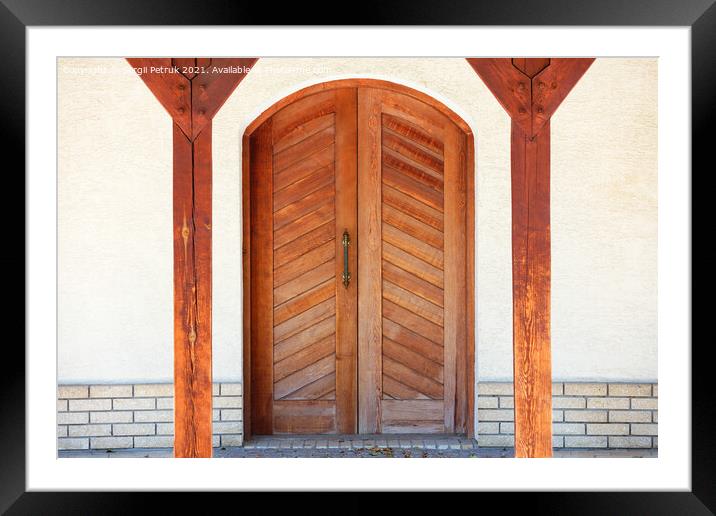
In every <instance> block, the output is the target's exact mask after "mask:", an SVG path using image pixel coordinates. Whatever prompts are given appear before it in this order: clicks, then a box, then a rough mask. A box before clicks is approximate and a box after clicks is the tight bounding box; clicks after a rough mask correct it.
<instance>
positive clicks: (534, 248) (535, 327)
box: [468, 58, 594, 457]
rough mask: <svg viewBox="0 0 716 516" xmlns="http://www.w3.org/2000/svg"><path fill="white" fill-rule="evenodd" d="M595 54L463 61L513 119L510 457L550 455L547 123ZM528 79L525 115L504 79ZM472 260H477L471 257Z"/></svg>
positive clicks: (516, 93)
mask: <svg viewBox="0 0 716 516" xmlns="http://www.w3.org/2000/svg"><path fill="white" fill-rule="evenodd" d="M593 61H594V59H570V58H549V59H547V58H539V59H537V58H535V59H532V58H527V59H526V58H515V59H512V60H509V62H508V60H499V61H498V60H494V59H468V62H470V64H471V65H472V67H473V68H474V69H475V71H476V72H477V73H478V75H479V76H480V77H481V78H482V79H483V81H484V82H485V84H486V86H487V87H488V88H489V89H490V90H491V91H492V93H493V94H494V95H495V96H496V97H497V99H498V100H499V101H500V103H501V104H502V105H503V107H504V108H505V110H506V111H507V112H508V113H509V115H510V117H511V118H512V141H511V154H512V158H511V161H512V173H511V175H512V302H513V360H514V384H515V385H514V389H515V455H516V456H517V457H551V456H552V378H551V351H550V281H551V263H550V261H551V258H550V191H549V177H550V124H549V120H550V118H551V116H552V115H553V114H554V112H555V110H556V109H557V107H558V106H559V104H560V103H561V102H562V101H563V100H564V98H565V97H566V96H567V95H568V94H569V91H571V89H572V88H573V87H574V85H575V84H576V83H577V81H578V80H579V79H580V78H581V76H582V75H583V74H584V72H585V71H586V70H587V68H589V66H590V65H591V64H592V62H593ZM515 70H516V71H517V72H518V73H520V74H522V76H523V78H524V80H528V81H529V90H530V92H531V93H530V101H529V103H528V105H527V109H528V115H529V120H528V123H525V117H524V116H521V115H522V113H521V112H520V111H519V110H518V111H517V112H515V110H514V107H515V106H516V105H517V104H518V103H524V96H523V95H522V91H521V90H518V91H515V89H514V87H513V86H512V84H511V83H510V81H509V80H505V77H508V76H514V73H515ZM473 259H474V258H473Z"/></svg>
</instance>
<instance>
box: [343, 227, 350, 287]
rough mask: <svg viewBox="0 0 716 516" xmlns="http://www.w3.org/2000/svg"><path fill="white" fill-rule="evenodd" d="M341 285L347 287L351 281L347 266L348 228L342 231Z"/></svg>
mask: <svg viewBox="0 0 716 516" xmlns="http://www.w3.org/2000/svg"><path fill="white" fill-rule="evenodd" d="M342 243H343V286H344V287H346V288H348V285H349V284H350V282H351V273H350V270H348V269H349V266H348V246H350V245H351V236H350V235H349V234H348V230H347V229H346V230H345V231H343V240H342Z"/></svg>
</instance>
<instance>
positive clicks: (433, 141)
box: [383, 113, 444, 156]
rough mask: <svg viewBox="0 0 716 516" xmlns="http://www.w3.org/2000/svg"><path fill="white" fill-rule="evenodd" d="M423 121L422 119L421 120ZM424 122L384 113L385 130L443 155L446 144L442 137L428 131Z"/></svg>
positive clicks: (438, 154)
mask: <svg viewBox="0 0 716 516" xmlns="http://www.w3.org/2000/svg"><path fill="white" fill-rule="evenodd" d="M421 122H422V121H421ZM424 125H425V124H424V123H420V124H416V123H414V122H411V121H409V120H407V119H404V118H399V117H397V116H393V115H390V114H388V113H383V130H386V129H388V130H389V131H391V132H393V133H396V134H399V135H401V136H404V137H405V138H407V139H409V140H411V141H413V142H415V143H417V144H419V145H420V146H422V147H424V148H425V149H427V150H429V151H431V152H433V153H434V154H436V155H437V156H442V154H443V149H444V145H443V142H442V140H441V139H440V138H435V136H434V135H433V134H430V132H428V131H426V130H425V128H424V127H422V126H424Z"/></svg>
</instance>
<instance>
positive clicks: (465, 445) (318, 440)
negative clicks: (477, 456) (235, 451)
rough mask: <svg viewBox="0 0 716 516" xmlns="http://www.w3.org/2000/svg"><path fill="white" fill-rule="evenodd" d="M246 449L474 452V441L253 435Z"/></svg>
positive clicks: (455, 436) (420, 436)
mask: <svg viewBox="0 0 716 516" xmlns="http://www.w3.org/2000/svg"><path fill="white" fill-rule="evenodd" d="M243 447H244V448H247V449H274V450H276V449H294V450H296V449H342V450H357V449H373V448H377V449H383V448H385V449H387V448H394V449H395V448H415V449H426V450H474V449H477V441H476V440H475V439H472V438H469V437H467V436H466V435H464V434H345V435H343V434H340V435H335V434H330V435H328V434H320V435H254V436H252V437H251V439H249V440H247V441H246V442H244V445H243Z"/></svg>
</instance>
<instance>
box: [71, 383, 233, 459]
mask: <svg viewBox="0 0 716 516" xmlns="http://www.w3.org/2000/svg"><path fill="white" fill-rule="evenodd" d="M213 388H214V398H213V405H214V409H213V421H214V422H213V431H214V435H213V445H214V447H215V448H218V447H220V446H241V445H242V444H243V438H242V434H243V422H242V417H241V416H242V407H243V403H242V396H241V394H242V393H241V384H237V383H222V384H219V383H216V384H214V387H213ZM57 446H58V448H59V449H60V450H87V449H113V448H172V447H173V446H174V386H173V385H172V384H139V385H60V386H59V387H58V393H57Z"/></svg>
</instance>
